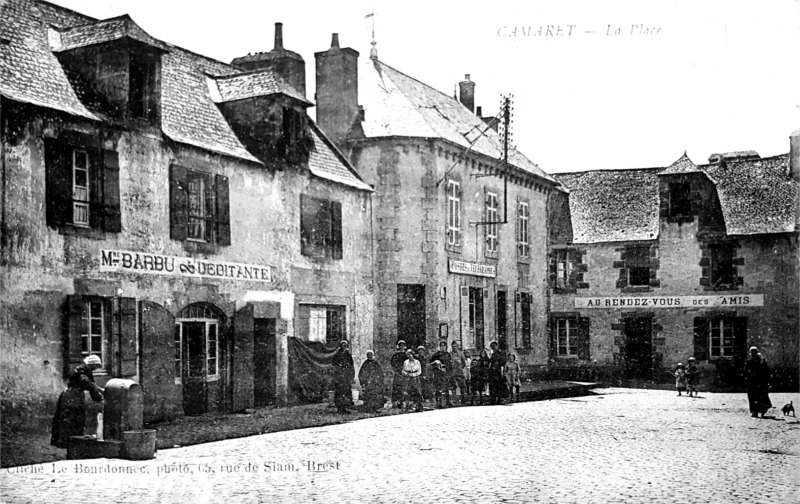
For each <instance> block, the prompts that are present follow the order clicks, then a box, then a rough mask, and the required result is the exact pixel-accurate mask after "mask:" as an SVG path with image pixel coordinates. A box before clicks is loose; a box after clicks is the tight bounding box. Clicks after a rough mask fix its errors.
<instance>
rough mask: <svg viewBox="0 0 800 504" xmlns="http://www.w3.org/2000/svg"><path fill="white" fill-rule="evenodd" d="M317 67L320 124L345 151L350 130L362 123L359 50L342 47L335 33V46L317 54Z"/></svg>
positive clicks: (333, 38)
mask: <svg viewBox="0 0 800 504" xmlns="http://www.w3.org/2000/svg"><path fill="white" fill-rule="evenodd" d="M314 58H315V60H316V65H317V71H316V76H317V93H316V96H315V99H314V101H315V102H316V103H317V124H318V125H319V127H320V128H321V129H322V131H324V132H325V134H326V135H327V136H328V138H330V139H331V140H332V141H333V142H334V143H335V144H336V145H337V146H339V147H340V148H341V146H342V143H343V141H344V140H345V139H346V138H347V134H348V133H349V132H350V130H351V129H352V128H353V127H354V126H356V125H357V123H359V122H360V121H361V120H362V113H361V107H359V105H358V51H356V50H355V49H351V48H349V47H345V48H344V49H342V48H341V47H339V34H338V33H334V34H333V37H332V39H331V47H330V49H328V50H327V51H322V52H318V53H315V54H314Z"/></svg>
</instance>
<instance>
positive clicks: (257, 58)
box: [231, 23, 306, 96]
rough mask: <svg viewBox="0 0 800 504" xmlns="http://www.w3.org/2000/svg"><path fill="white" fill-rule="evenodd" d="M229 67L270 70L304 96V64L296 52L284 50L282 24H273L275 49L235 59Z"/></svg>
mask: <svg viewBox="0 0 800 504" xmlns="http://www.w3.org/2000/svg"><path fill="white" fill-rule="evenodd" d="M231 65H234V66H237V67H239V68H241V69H242V70H247V71H250V70H268V69H270V70H272V71H273V72H275V73H276V74H277V75H279V76H281V77H282V78H283V79H284V80H285V81H286V82H288V83H289V85H291V86H292V87H293V88H295V89H296V90H298V91H299V92H300V93H301V94H302V95H303V96H305V95H306V62H305V60H303V57H302V56H300V55H299V54H297V53H296V52H294V51H289V50H288V49H284V47H283V23H275V47H274V48H273V49H272V50H271V51H269V52H260V53H255V54H248V55H247V56H242V57H240V58H235V59H234V60H233V61H232V62H231Z"/></svg>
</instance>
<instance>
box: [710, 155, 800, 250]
mask: <svg viewBox="0 0 800 504" xmlns="http://www.w3.org/2000/svg"><path fill="white" fill-rule="evenodd" d="M700 168H701V169H702V170H703V171H704V172H705V173H707V174H708V175H709V177H710V178H711V179H712V180H713V181H714V182H715V184H716V186H717V194H718V195H719V202H720V204H721V205H722V214H723V216H724V217H725V227H726V228H727V231H728V234H729V235H751V234H763V233H788V232H793V231H795V230H796V228H795V222H796V211H797V198H798V184H797V182H794V181H792V179H791V177H789V175H788V173H789V155H788V154H783V155H780V156H773V157H769V158H763V159H746V160H741V161H735V160H728V161H726V162H725V163H724V165H719V164H709V165H701V166H700Z"/></svg>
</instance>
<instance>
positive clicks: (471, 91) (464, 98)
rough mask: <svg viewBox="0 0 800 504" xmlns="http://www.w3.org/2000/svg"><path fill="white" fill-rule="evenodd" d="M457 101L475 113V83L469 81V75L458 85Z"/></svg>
mask: <svg viewBox="0 0 800 504" xmlns="http://www.w3.org/2000/svg"><path fill="white" fill-rule="evenodd" d="M458 94H459V101H461V104H462V105H464V106H465V107H467V108H468V109H469V111H470V112H474V111H475V83H474V82H472V81H471V80H469V74H467V75H465V76H464V80H463V81H461V82H459V83H458Z"/></svg>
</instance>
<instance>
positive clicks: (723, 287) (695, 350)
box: [549, 136, 800, 389]
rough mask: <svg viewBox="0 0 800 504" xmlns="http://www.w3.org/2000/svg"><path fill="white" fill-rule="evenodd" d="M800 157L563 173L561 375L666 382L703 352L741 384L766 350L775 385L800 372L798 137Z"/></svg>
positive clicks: (554, 334)
mask: <svg viewBox="0 0 800 504" xmlns="http://www.w3.org/2000/svg"><path fill="white" fill-rule="evenodd" d="M791 145H792V152H791V153H790V154H789V155H781V156H775V157H770V158H761V157H760V156H758V154H756V153H755V152H752V151H748V152H736V153H728V154H715V155H713V156H711V158H710V159H709V163H708V164H704V165H699V166H697V165H695V164H694V163H693V162H692V161H691V160H690V159H689V158H688V157H687V156H686V155H685V154H684V155H683V156H682V157H681V158H680V159H678V160H677V161H676V162H675V163H673V164H672V165H671V166H669V167H666V168H650V169H631V170H598V171H586V172H576V173H566V174H559V175H558V176H557V177H558V179H559V181H560V182H561V183H562V190H561V191H555V192H553V193H552V196H551V199H550V215H549V220H550V234H549V237H550V244H549V254H550V275H549V283H550V300H551V302H550V313H549V328H550V354H551V367H552V370H553V371H554V373H555V374H556V375H560V376H567V377H575V378H585V379H603V378H605V379H613V380H642V381H654V382H665V381H669V380H670V379H673V378H672V375H673V372H674V370H675V366H676V365H677V364H678V363H679V362H682V363H684V364H686V362H687V360H688V358H689V357H695V359H696V360H697V361H698V364H699V366H700V368H701V372H702V377H703V382H704V385H705V386H717V387H736V386H740V385H741V371H742V367H743V365H744V360H745V359H746V358H747V355H748V352H747V349H748V348H749V347H750V346H757V347H758V348H759V349H760V351H761V352H762V354H763V356H764V357H765V358H766V360H767V362H768V363H769V364H770V366H771V367H772V368H773V373H774V376H773V379H774V385H775V386H777V387H783V388H788V389H796V387H797V376H798V355H799V354H798V352H799V351H800V346H798V329H800V327H799V326H798V315H799V314H798V310H799V309H800V308H799V307H800V300H799V299H798V287H800V285H799V283H798V275H797V265H798V243H797V239H798V233H797V227H796V223H797V213H796V205H797V196H798V190H797V188H798V179H797V170H798V166H797V151H796V148H797V138H796V136H794V137H793V138H792V143H791Z"/></svg>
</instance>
